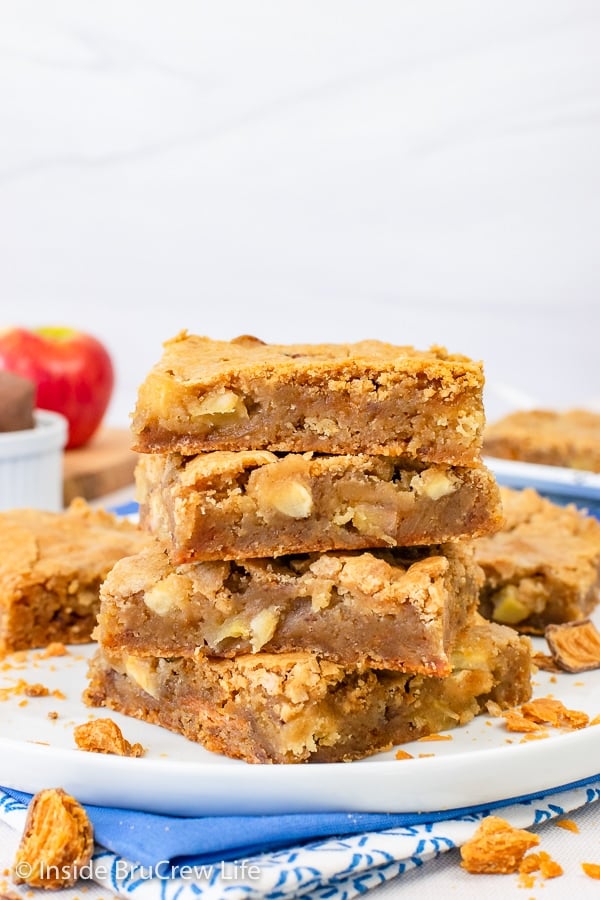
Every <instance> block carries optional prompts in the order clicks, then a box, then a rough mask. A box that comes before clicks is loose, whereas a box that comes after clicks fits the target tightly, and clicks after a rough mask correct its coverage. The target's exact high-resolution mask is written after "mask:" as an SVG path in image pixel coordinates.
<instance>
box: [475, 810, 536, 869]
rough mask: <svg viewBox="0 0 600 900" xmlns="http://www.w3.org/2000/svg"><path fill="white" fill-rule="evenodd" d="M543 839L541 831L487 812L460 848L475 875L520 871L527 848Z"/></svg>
mask: <svg viewBox="0 0 600 900" xmlns="http://www.w3.org/2000/svg"><path fill="white" fill-rule="evenodd" d="M539 842H540V839H539V837H538V835H537V834H532V833H531V832H530V831H525V830H524V829H521V828H515V827H514V826H513V825H511V824H510V823H509V822H507V821H506V819H502V818H500V817H499V816H486V818H485V819H483V820H482V822H481V824H480V825H479V827H478V829H477V831H476V832H475V834H474V835H473V837H472V838H470V840H468V841H467V842H466V843H465V844H463V845H462V847H461V848H460V855H461V859H462V862H461V866H462V867H463V869H466V870H467V872H470V873H471V874H474V875H507V874H510V873H513V872H518V871H519V866H520V865H521V862H522V860H523V857H524V856H525V854H526V853H527V851H528V850H529V849H531V847H535V846H537V845H538V844H539Z"/></svg>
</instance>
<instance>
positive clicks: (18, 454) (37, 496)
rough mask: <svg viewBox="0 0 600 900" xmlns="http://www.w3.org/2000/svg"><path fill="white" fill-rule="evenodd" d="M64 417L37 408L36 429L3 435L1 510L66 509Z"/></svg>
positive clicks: (0, 447) (0, 436)
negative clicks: (64, 500)
mask: <svg viewBox="0 0 600 900" xmlns="http://www.w3.org/2000/svg"><path fill="white" fill-rule="evenodd" d="M67 432H68V423H67V420H66V419H65V417H64V416H61V415H59V414H58V413H55V412H48V411H47V410H42V409H38V410H36V411H35V427H34V428H28V429H26V430H25V431H4V432H0V510H6V509H18V508H23V507H29V508H33V509H46V510H49V511H50V512H58V511H60V510H61V509H62V508H63V450H64V447H65V444H66V443H67Z"/></svg>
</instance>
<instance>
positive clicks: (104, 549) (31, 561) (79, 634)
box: [0, 500, 151, 655]
mask: <svg viewBox="0 0 600 900" xmlns="http://www.w3.org/2000/svg"><path fill="white" fill-rule="evenodd" d="M150 542H151V538H150V537H149V536H148V535H147V534H145V533H144V532H142V531H141V530H140V529H139V528H138V527H137V526H136V525H134V524H133V523H131V522H129V521H127V520H124V519H118V518H117V517H116V516H113V515H112V514H110V513H108V512H105V511H104V510H94V509H91V508H90V507H89V506H87V504H86V503H85V502H84V501H83V500H75V501H73V503H72V504H71V506H70V507H69V508H68V509H67V510H66V511H65V512H61V513H52V512H44V511H41V510H37V509H15V510H10V511H8V512H3V513H0V655H4V654H6V653H9V652H12V651H14V650H27V649H29V648H31V647H44V646H46V645H47V644H49V643H51V642H53V641H62V642H63V643H71V644H78V643H84V642H86V641H89V640H91V633H92V630H93V628H94V627H95V625H96V616H97V614H98V610H99V606H100V598H99V592H100V585H101V583H102V581H103V580H104V578H105V577H106V575H107V574H108V572H109V571H110V569H111V568H112V566H113V565H114V564H115V563H116V562H117V560H119V559H121V558H122V557H124V556H127V555H128V554H131V553H137V552H138V551H139V550H141V549H142V548H143V547H145V546H147V545H148V544H149V543H150Z"/></svg>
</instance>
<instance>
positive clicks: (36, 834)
mask: <svg viewBox="0 0 600 900" xmlns="http://www.w3.org/2000/svg"><path fill="white" fill-rule="evenodd" d="M93 850H94V832H93V828H92V824H91V822H90V820H89V818H88V815H87V813H86V811H85V809H84V808H83V806H81V805H80V804H79V803H78V802H77V800H75V798H74V797H72V796H71V795H70V794H68V793H67V792H66V791H64V790H63V789H62V788H48V789H46V790H43V791H39V792H38V793H37V794H36V795H35V796H34V797H33V799H32V801H31V803H30V805H29V810H28V813H27V819H26V822H25V829H24V831H23V835H22V837H21V841H20V843H19V846H18V848H17V854H16V856H15V861H14V863H13V868H12V879H13V882H14V883H15V884H28V885H29V886H30V887H36V888H37V887H39V888H46V889H49V890H56V889H59V888H64V887H72V886H73V885H74V884H75V882H76V881H77V878H78V875H79V871H80V869H81V868H82V867H83V866H85V865H87V864H88V863H89V861H90V859H91V858H92V853H93ZM27 871H28V872H29V874H28V875H27V877H25V873H26V872H27Z"/></svg>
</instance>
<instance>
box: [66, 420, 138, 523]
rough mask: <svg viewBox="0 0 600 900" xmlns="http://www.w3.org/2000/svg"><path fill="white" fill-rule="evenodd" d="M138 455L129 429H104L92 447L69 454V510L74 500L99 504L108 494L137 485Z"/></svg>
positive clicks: (67, 484) (67, 467)
mask: <svg viewBox="0 0 600 900" xmlns="http://www.w3.org/2000/svg"><path fill="white" fill-rule="evenodd" d="M137 458H138V454H137V453H134V452H133V450H131V433H130V431H129V429H127V428H123V429H120V428H104V429H101V430H100V431H98V432H97V433H96V434H95V435H94V437H93V438H92V440H91V441H90V442H89V444H86V445H85V446H84V447H78V448H77V449H76V450H67V451H65V454H64V463H63V499H64V503H65V506H67V505H68V504H69V503H70V502H71V500H73V498H74V497H83V498H84V499H85V500H96V499H97V498H98V497H103V496H104V495H105V494H110V493H112V492H113V491H118V490H120V489H121V488H125V487H128V486H129V485H133V471H134V469H135V464H136V462H137Z"/></svg>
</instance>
